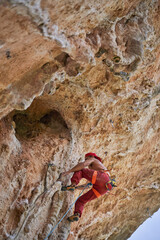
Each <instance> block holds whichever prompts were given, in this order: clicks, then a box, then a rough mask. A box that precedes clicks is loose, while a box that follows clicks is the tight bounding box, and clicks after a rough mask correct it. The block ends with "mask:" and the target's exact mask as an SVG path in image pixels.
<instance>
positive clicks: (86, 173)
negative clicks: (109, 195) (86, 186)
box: [71, 168, 109, 217]
mask: <svg viewBox="0 0 160 240" xmlns="http://www.w3.org/2000/svg"><path fill="white" fill-rule="evenodd" d="M93 172H94V170H92V169H87V168H84V169H82V170H81V171H78V172H75V173H74V174H73V177H72V178H71V182H72V183H76V184H78V183H79V181H80V180H81V179H82V178H85V179H87V180H88V181H90V182H92V175H93ZM108 181H109V176H108V175H107V174H106V173H104V172H100V171H98V174H97V179H96V182H95V184H93V188H94V189H96V190H97V191H98V192H99V193H100V194H101V195H104V194H105V193H106V192H107V191H108V190H107V188H106V183H107V182H108ZM95 198H97V197H96V195H95V193H94V192H93V190H92V189H91V190H89V191H88V192H87V193H85V194H83V195H82V196H81V197H80V198H79V199H78V200H77V202H76V203H75V211H74V213H79V214H80V217H81V214H82V211H83V208H84V205H85V204H86V203H87V202H90V201H91V200H93V199H95Z"/></svg>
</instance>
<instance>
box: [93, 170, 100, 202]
mask: <svg viewBox="0 0 160 240" xmlns="http://www.w3.org/2000/svg"><path fill="white" fill-rule="evenodd" d="M96 179H97V171H94V172H93V175H92V184H95V182H96ZM92 191H93V192H94V194H95V195H96V197H97V198H99V197H100V196H101V194H100V193H99V192H98V191H97V190H96V189H94V188H93V187H92Z"/></svg>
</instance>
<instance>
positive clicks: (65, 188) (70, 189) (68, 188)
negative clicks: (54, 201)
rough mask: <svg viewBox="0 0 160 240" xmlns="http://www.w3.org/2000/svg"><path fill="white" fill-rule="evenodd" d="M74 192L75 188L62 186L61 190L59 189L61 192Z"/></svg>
mask: <svg viewBox="0 0 160 240" xmlns="http://www.w3.org/2000/svg"><path fill="white" fill-rule="evenodd" d="M74 190H75V186H71V185H70V186H63V187H62V188H61V191H71V192H73V191H74Z"/></svg>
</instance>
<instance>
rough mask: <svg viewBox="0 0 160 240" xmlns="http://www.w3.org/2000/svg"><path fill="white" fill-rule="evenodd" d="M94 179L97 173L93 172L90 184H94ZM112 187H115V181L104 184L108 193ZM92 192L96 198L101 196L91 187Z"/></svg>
mask: <svg viewBox="0 0 160 240" xmlns="http://www.w3.org/2000/svg"><path fill="white" fill-rule="evenodd" d="M105 172H107V171H105ZM108 176H109V175H108ZM96 179H97V171H94V172H93V175H92V184H95V182H96ZM113 187H117V186H116V180H115V179H110V181H109V182H107V183H106V188H107V190H108V191H111V190H112V188H113ZM92 191H93V192H94V194H95V195H96V197H97V198H99V197H100V196H101V194H100V193H99V192H98V191H97V190H96V189H95V188H93V187H92Z"/></svg>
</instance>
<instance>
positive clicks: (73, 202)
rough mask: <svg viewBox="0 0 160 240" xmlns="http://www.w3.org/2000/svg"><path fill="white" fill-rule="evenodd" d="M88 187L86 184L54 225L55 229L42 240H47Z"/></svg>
mask: <svg viewBox="0 0 160 240" xmlns="http://www.w3.org/2000/svg"><path fill="white" fill-rule="evenodd" d="M88 186H90V183H88V184H86V185H85V186H84V188H83V190H82V192H81V193H80V194H79V196H78V197H77V198H76V200H75V201H74V202H73V203H72V204H71V206H70V207H69V208H68V210H67V212H66V213H65V214H64V215H63V217H62V218H61V219H60V220H59V222H58V223H57V224H56V225H55V227H54V228H53V229H52V230H51V231H50V232H49V234H48V235H47V237H46V238H45V239H44V240H47V239H48V237H49V236H50V235H51V234H52V233H53V231H54V230H55V229H56V227H57V226H58V225H59V224H60V222H62V220H63V218H64V217H65V216H66V215H67V213H68V212H69V211H70V210H71V209H72V207H73V205H74V204H75V202H76V201H77V200H78V198H79V197H80V196H81V195H82V193H83V192H84V190H85V189H86V188H87V187H88Z"/></svg>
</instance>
